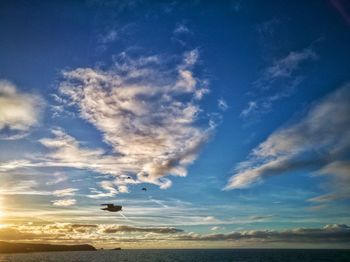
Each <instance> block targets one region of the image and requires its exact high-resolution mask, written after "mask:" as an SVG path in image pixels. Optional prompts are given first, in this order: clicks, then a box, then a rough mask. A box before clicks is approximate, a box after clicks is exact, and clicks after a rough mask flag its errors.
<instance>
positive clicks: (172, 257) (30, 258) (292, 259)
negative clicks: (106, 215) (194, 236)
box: [0, 249, 350, 262]
mask: <svg viewBox="0 0 350 262" xmlns="http://www.w3.org/2000/svg"><path fill="white" fill-rule="evenodd" d="M12 261H13V262H19V261H21V262H22V261H24V262H41V261H43V262H44V261H45V262H46V261H52V262H56V261H57V262H61V261H63V262H65V261H68V262H85V261H88V262H102V261H103V262H105V261H106V262H108V261H116V262H117V261H121V262H124V261H125V262H126V261H128V262H129V261H132V262H134V261H141V262H143V261H144V262H146V261H147V262H163V261H164V262H167V261H170V262H175V261H176V262H180V261H194V262H215V261H220V262H226V261H232V262H265V261H268V262H281V261H283V262H311V261H312V262H350V249H349V250H334V249H333V250H325V249H323V250H310V249H285V250H284V249H283V250H281V249H225V250H222V249H221V250H218V249H205V250H204V249H196V250H191V249H172V250H164V249H162V250H154V249H153V250H149V249H147V250H144V249H143V250H101V251H100V250H99V251H82V252H81V251H75V252H43V253H25V254H0V262H12Z"/></svg>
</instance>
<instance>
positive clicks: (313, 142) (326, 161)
mask: <svg viewBox="0 0 350 262" xmlns="http://www.w3.org/2000/svg"><path fill="white" fill-rule="evenodd" d="M349 101H350V85H349V84H347V85H345V86H343V87H341V88H339V89H338V90H336V91H335V92H334V93H332V94H330V95H329V96H327V97H326V98H325V99H324V100H323V101H321V102H319V103H317V104H315V105H314V106H313V107H312V108H311V110H310V111H309V112H308V114H307V115H306V117H305V118H304V119H302V120H301V121H300V122H298V123H296V124H293V125H290V126H287V127H284V128H281V129H279V130H277V131H276V132H274V133H272V134H271V135H270V136H269V137H268V138H267V139H266V140H265V141H264V142H262V143H261V144H260V145H259V146H258V147H257V148H255V149H254V150H253V151H252V152H251V155H250V157H249V159H248V160H247V161H244V162H241V163H239V164H238V165H237V166H236V168H235V174H234V175H233V176H232V177H231V179H230V181H229V183H228V185H227V187H226V189H236V188H245V187H249V186H251V185H253V184H255V183H257V182H261V181H262V178H263V177H266V176H270V175H278V174H283V173H285V172H288V171H293V170H303V169H305V168H307V167H313V168H314V169H315V168H321V167H322V169H321V170H320V171H319V174H323V175H325V174H327V175H331V176H330V177H331V178H332V180H333V181H337V182H335V183H336V184H337V185H338V187H336V188H333V190H334V193H333V194H332V197H329V196H328V197H326V198H327V199H331V198H333V199H335V198H337V197H340V195H341V196H342V197H345V196H347V197H348V196H349V194H348V193H349V191H347V192H346V191H345V192H344V188H345V187H349V185H350V184H349V182H350V181H349V179H348V178H347V176H349V169H348V168H347V166H348V162H344V161H346V160H345V159H347V153H348V152H349V150H350V142H349V141H350V132H349V130H350V121H349V112H350V104H349ZM339 161H341V162H339ZM340 185H344V187H342V186H340ZM341 188H343V189H342V190H339V189H341ZM323 199H324V198H323ZM324 200H325V199H324ZM314 201H321V199H320V198H315V199H314Z"/></svg>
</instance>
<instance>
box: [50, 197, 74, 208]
mask: <svg viewBox="0 0 350 262" xmlns="http://www.w3.org/2000/svg"><path fill="white" fill-rule="evenodd" d="M76 202H77V201H76V200H75V199H73V198H68V199H59V200H53V201H52V204H53V205H54V206H61V207H67V206H74V205H75V204H76Z"/></svg>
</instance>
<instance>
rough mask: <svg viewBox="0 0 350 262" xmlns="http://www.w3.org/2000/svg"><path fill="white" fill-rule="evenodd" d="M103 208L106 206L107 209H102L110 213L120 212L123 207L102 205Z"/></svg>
mask: <svg viewBox="0 0 350 262" xmlns="http://www.w3.org/2000/svg"><path fill="white" fill-rule="evenodd" d="M101 206H106V207H105V208H101V210H106V211H109V212H118V211H121V210H122V206H118V205H114V204H101Z"/></svg>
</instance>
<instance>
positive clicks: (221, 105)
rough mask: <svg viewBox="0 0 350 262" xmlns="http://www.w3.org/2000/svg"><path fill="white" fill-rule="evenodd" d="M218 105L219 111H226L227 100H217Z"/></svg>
mask: <svg viewBox="0 0 350 262" xmlns="http://www.w3.org/2000/svg"><path fill="white" fill-rule="evenodd" d="M218 107H219V109H220V110H221V111H226V110H227V109H228V108H229V106H228V104H227V102H226V101H225V100H224V99H223V98H220V99H219V100H218Z"/></svg>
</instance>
